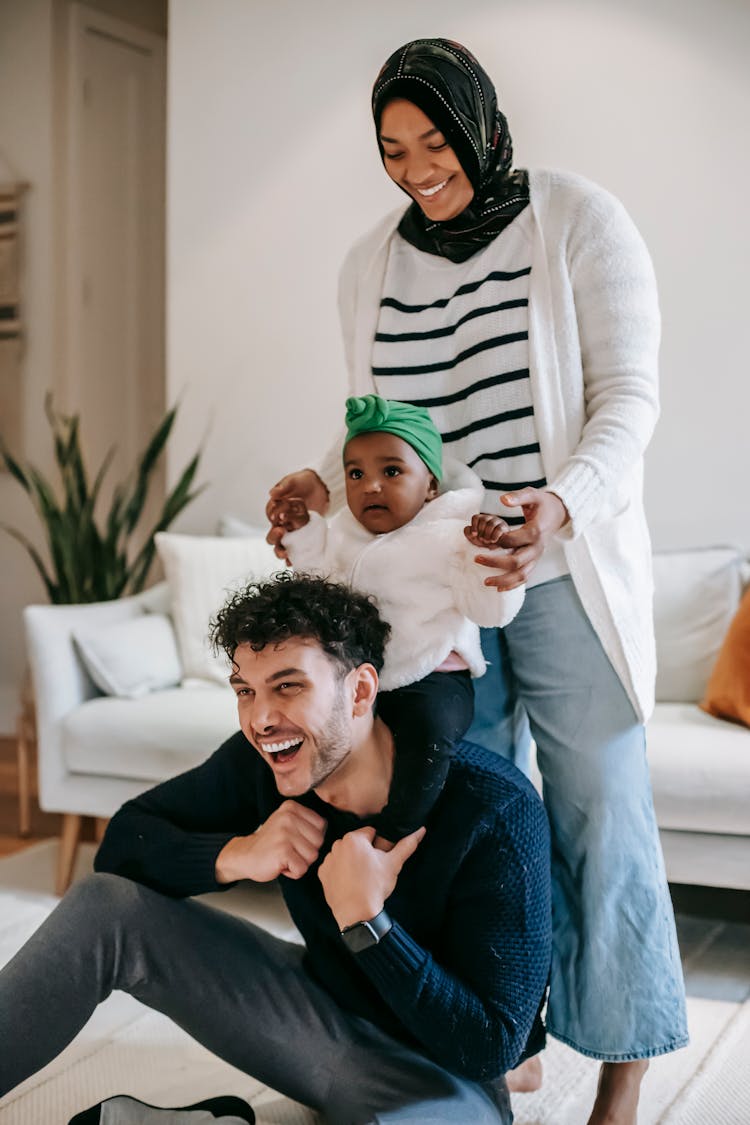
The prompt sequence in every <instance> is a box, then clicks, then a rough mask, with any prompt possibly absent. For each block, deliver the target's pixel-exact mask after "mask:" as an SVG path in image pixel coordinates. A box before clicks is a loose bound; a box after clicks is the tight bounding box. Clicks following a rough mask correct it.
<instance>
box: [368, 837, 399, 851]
mask: <svg viewBox="0 0 750 1125" xmlns="http://www.w3.org/2000/svg"><path fill="white" fill-rule="evenodd" d="M372 846H373V847H374V848H377V849H378V851H379V852H390V851H393V849H394V848H395V846H396V845H395V844H394V843H393V841H392V840H386V838H385V836H376V837H375V839H374V840H373V842H372Z"/></svg>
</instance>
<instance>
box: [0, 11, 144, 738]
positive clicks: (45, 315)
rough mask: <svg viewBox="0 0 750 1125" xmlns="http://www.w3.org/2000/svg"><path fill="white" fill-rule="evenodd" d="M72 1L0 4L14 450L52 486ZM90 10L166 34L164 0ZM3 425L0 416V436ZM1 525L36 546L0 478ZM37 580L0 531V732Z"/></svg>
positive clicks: (38, 589)
mask: <svg viewBox="0 0 750 1125" xmlns="http://www.w3.org/2000/svg"><path fill="white" fill-rule="evenodd" d="M70 3H71V0H0V150H2V154H3V155H2V158H0V181H5V180H7V179H9V178H11V177H13V178H18V179H21V180H25V181H27V182H28V183H29V185H30V187H29V191H28V192H27V194H26V196H25V199H24V218H23V276H22V298H23V304H22V317H23V324H24V332H25V355H24V361H23V387H24V389H23V402H22V411H23V423H22V429H23V432H22V438H21V441H20V442H19V445H18V447H16V446H14V449H13V452H14V453H16V454H17V455H20V456H22V457H23V458H28V459H29V460H31V461H33V462H34V463H35V464H37V465H39V466H40V467H41V468H42V469H44V470H45V471H46V472H47V473H48V474H49V475H50V476H51V477H52V478H53V479H54V476H55V470H54V466H53V464H52V452H51V442H50V435H49V427H48V426H47V423H46V420H45V417H44V411H43V403H44V396H45V393H46V392H47V391H48V390H52V391H54V392H56V402H57V404H58V405H59V406H60V407H61V408H63V409H71V410H72V409H76V406H77V404H75V403H67V402H65V401H64V399H63V396H62V386H61V384H62V382H63V380H62V379H61V378H60V362H61V356H62V349H61V347H60V342H61V339H62V334H63V332H64V331H65V326H64V324H63V323H62V320H61V316H62V309H63V307H64V301H63V299H62V298H63V292H62V284H61V278H62V264H63V258H62V255H63V253H64V245H65V230H64V226H63V217H64V198H63V194H62V190H61V189H62V184H63V181H64V177H63V176H62V172H61V170H62V153H63V151H64V144H65V138H64V118H65V99H64V91H65V65H66V44H67V25H68V13H69V7H70ZM91 3H92V6H94V7H97V8H100V9H101V10H102V11H107V12H108V13H110V14H111V15H115V16H119V17H120V18H124V19H127V20H129V21H130V22H131V23H135V24H136V25H139V26H145V27H147V28H149V29H153V30H155V31H157V32H163V31H164V29H165V28H166V4H165V0H158V2H157V0H91ZM3 424H4V419H2V418H0V429H2V428H3ZM0 522H7V523H8V524H9V525H10V526H12V527H15V528H18V529H19V530H21V531H22V532H24V534H26V535H27V536H29V537H30V538H31V539H32V540H33V541H34V542H35V543H36V545H37V546H38V547H42V546H43V538H42V535H41V531H40V527H39V521H38V520H37V518H36V517H35V515H34V514H33V510H32V508H31V504H30V502H29V501H28V499H27V497H26V495H25V493H24V492H23V491H22V490H21V488H20V487H19V485H18V484H17V483H16V482H15V481H14V480H12V479H11V478H10V477H9V476H8V475H7V474H5V473H0ZM44 600H46V594H45V592H44V589H43V586H42V583H41V580H40V579H39V578H38V577H37V574H36V571H35V570H34V568H33V565H32V563H31V562H30V560H29V558H28V555H27V554H26V552H25V551H24V550H23V548H22V547H20V546H19V545H18V544H17V543H16V542H14V541H13V540H12V539H11V538H10V537H9V536H8V535H6V534H5V533H4V532H0V735H5V734H8V733H10V732H11V731H12V730H13V729H14V725H15V719H16V711H17V707H18V695H19V686H20V683H21V677H22V674H23V670H24V666H25V654H24V640H23V629H22V619H21V611H22V608H23V606H24V605H27V604H29V603H30V602H36V601H44Z"/></svg>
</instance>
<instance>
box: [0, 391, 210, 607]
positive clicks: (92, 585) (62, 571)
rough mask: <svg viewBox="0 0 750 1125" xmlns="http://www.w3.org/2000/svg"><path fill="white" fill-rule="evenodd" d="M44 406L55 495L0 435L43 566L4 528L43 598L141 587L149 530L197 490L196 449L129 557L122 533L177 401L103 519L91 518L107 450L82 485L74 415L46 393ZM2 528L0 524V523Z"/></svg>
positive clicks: (71, 598) (100, 595)
mask: <svg viewBox="0 0 750 1125" xmlns="http://www.w3.org/2000/svg"><path fill="white" fill-rule="evenodd" d="M44 407H45V412H46V415H47V420H48V422H49V425H50V429H51V433H52V441H53V447H54V455H55V462H56V467H57V471H58V474H59V478H60V485H61V493H60V494H59V495H58V492H57V490H56V489H55V488H53V486H52V484H51V483H50V481H49V480H48V479H47V477H46V476H45V475H44V474H43V473H42V472H41V471H40V470H39V469H37V468H36V467H35V466H34V465H31V464H24V463H21V462H20V461H18V460H17V459H16V458H14V457H13V456H12V455H11V453H10V452H9V450H8V449H7V446H6V445H5V443H4V441H3V440H2V437H0V456H1V457H2V459H3V461H4V462H5V465H6V467H7V469H8V471H9V472H10V473H11V475H12V476H13V477H14V479H15V480H16V481H17V482H18V483H19V484H20V485H21V487H22V488H23V489H24V490H25V492H26V493H27V494H28V496H29V498H30V500H31V503H32V505H33V507H34V509H35V511H36V512H37V515H38V516H39V520H40V523H41V525H42V528H43V531H44V533H45V537H46V541H47V548H48V551H49V557H50V568H47V566H46V565H45V563H44V561H43V558H42V556H41V554H40V553H39V551H38V550H37V549H36V548H35V547H34V545H33V543H31V542H30V541H29V540H28V539H27V538H26V536H24V535H23V534H22V533H21V532H18V531H16V530H15V529H14V528H10V527H5V528H4V529H5V530H6V531H7V532H8V533H9V534H10V535H12V536H13V537H14V538H15V539H17V540H18V541H19V542H20V543H21V545H22V546H23V547H24V548H25V549H26V550H27V551H28V553H29V554H30V556H31V558H32V560H33V562H34V565H35V566H36V567H37V570H38V571H39V573H40V575H41V577H42V580H43V581H44V584H45V587H46V589H47V593H48V595H49V598H50V600H51V601H54V602H58V603H62V602H67V603H71V602H91V601H102V600H106V599H109V598H116V597H119V596H120V595H121V594H123V593H125V592H126V589H127V587H128V584H129V583H130V584H131V585H132V586H133V590H136V589H141V588H142V587H143V585H144V584H145V581H146V578H147V575H148V572H149V569H150V567H151V563H152V561H153V557H154V550H155V545H154V541H153V537H154V535H155V534H156V532H157V531H163V530H166V528H167V527H169V525H170V524H171V522H172V520H173V519H174V518H175V517H176V516H177V515H178V514H179V513H180V512H181V511H182V509H183V508H184V507H185V506H186V505H187V504H188V503H190V501H191V500H193V499H194V498H195V496H197V495H198V492H200V491H202V489H197V490H193V491H192V492H191V485H192V481H193V479H194V476H195V473H196V470H197V467H198V463H199V460H200V453H198V454H196V456H195V457H194V458H193V459H192V461H191V462H190V463H189V465H188V466H187V468H186V469H185V470H184V471H183V474H182V476H181V477H180V479H179V481H178V482H177V484H176V486H175V487H174V489H173V490H172V492H171V493H170V495H169V496H168V497H167V498H166V500H165V502H164V504H163V506H162V512H161V515H160V517H159V519H158V520H157V521H156V524H155V526H154V527H153V528H152V530H151V531H150V533H149V535H148V536H147V537H146V539H145V541H144V542H143V545H142V546H141V548H140V550H139V551H138V553H137V555H136V558H135V560H134V561H133V563H132V564H130V563H129V560H128V556H129V550H128V548H129V545H130V539H131V536H132V533H133V532H134V530H135V528H136V525H137V524H138V521H139V520H140V518H141V515H142V513H143V511H144V508H145V504H146V499H147V496H148V490H149V487H150V483H151V480H152V477H153V471H154V467H155V465H156V463H157V461H158V459H159V457H160V455H161V453H162V452H163V450H164V446H165V444H166V442H167V439H168V437H169V434H170V432H171V430H172V426H173V424H174V420H175V416H176V411H177V408H176V407H174V408H172V409H171V410H169V411H167V413H166V415H165V417H164V418H163V420H162V421H161V422H160V424H159V426H158V428H157V430H156V432H155V433H154V434H153V436H152V437H151V439H150V441H149V442H148V444H147V445H146V448H145V450H144V452H143V453H142V454H141V456H140V459H139V461H138V463H137V465H136V467H135V469H134V470H133V472H132V473H130V474H129V475H128V476H127V477H126V479H125V481H124V482H120V483H118V484H116V485H115V487H114V489H113V493H112V499H111V501H110V506H109V511H108V512H107V513H105V515H104V519H103V521H99V520H98V519H97V513H96V508H97V503H98V501H99V498H100V495H101V488H102V482H103V480H104V478H105V476H106V473H107V471H108V469H109V467H110V465H111V463H112V458H113V456H114V452H115V450H114V449H110V450H109V451H108V452H107V454H106V456H105V457H104V459H103V461H102V463H101V465H100V467H99V470H98V472H97V473H96V476H95V478H94V481H93V484H92V485H91V486H90V487H89V479H88V474H87V472H86V466H85V459H84V456H83V448H82V440H81V433H80V419H79V416H78V415H77V414H76V415H72V416H67V415H65V414H62V413H60V412H57V411H56V410H55V409H54V406H53V401H52V396H51V395H47V396H46V398H45V404H44ZM2 527H4V525H2V524H0V528H2ZM133 583H135V585H133Z"/></svg>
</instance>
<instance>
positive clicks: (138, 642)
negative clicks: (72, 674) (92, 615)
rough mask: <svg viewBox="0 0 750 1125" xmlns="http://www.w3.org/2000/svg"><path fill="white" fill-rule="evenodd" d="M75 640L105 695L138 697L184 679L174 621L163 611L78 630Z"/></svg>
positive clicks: (84, 661) (92, 677) (87, 669)
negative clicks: (95, 627)
mask: <svg viewBox="0 0 750 1125" xmlns="http://www.w3.org/2000/svg"><path fill="white" fill-rule="evenodd" d="M73 640H74V642H75V644H76V647H77V649H78V652H79V654H80V657H81V660H82V661H83V663H84V665H85V667H86V671H87V672H88V674H89V675H90V676H91V679H92V680H93V681H94V683H95V684H96V686H97V687H98V688H99V690H100V691H103V692H104V694H105V695H116V696H119V697H120V698H121V699H138V698H139V697H140V696H142V695H146V694H147V693H148V692H150V691H160V690H161V689H163V688H168V687H173V686H174V685H175V684H178V683H179V682H180V680H181V679H182V667H181V665H180V657H179V654H178V652H177V642H176V641H175V635H174V629H173V628H172V622H171V621H170V620H169V618H168V617H166V616H165V615H164V614H162V613H141V614H139V615H138V616H137V617H130V618H128V619H127V620H125V621H119V622H117V623H116V624H114V625H107V626H106V627H101V626H100V627H99V628H98V629H85V628H83V629H77V630H75V631H74V633H73Z"/></svg>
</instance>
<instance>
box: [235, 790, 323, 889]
mask: <svg viewBox="0 0 750 1125" xmlns="http://www.w3.org/2000/svg"><path fill="white" fill-rule="evenodd" d="M325 830H326V822H325V820H324V819H323V817H322V816H318V814H317V813H316V812H313V810H312V809H308V808H306V807H305V806H304V805H300V804H299V802H298V801H284V803H283V804H282V805H279V807H278V808H277V809H276V810H275V811H274V812H272V813H271V815H270V816H269V818H268V820H266V821H265V822H264V823H263V824H261V826H260V828H258V829H256V831H255V832H253V833H252V835H251V836H235V837H233V839H231V840H229V842H228V843H226V844H225V845H224V847H223V848H222V849H221V851H220V852H219V854H218V856H217V858H216V881H217V883H234V882H235V881H236V880H237V879H252V880H253V882H255V883H270V882H271V880H272V879H275V878H276V877H277V875H286V876H287V877H288V878H289V879H301V878H302V876H303V875H304V874H305V872H306V871H307V870H308V868H309V867H310V864H311V863H314V862H315V860H316V859H317V858H318V853H319V851H320V849H321V847H322V844H323V836H324V835H325Z"/></svg>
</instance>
